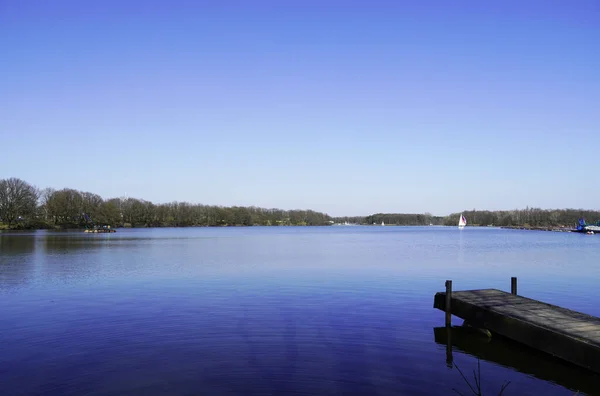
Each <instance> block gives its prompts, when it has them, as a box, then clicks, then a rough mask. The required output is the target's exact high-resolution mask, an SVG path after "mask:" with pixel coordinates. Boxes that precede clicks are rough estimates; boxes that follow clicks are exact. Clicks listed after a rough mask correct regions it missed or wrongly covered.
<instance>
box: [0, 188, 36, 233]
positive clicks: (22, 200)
mask: <svg viewBox="0 0 600 396" xmlns="http://www.w3.org/2000/svg"><path fill="white" fill-rule="evenodd" d="M37 199H38V191H37V189H36V188H35V187H34V186H32V185H31V184H29V183H27V182H25V181H23V180H21V179H17V178H16V177H11V178H10V179H2V180H0V219H2V221H3V222H4V223H6V224H7V225H8V226H9V227H10V226H11V225H13V224H14V223H15V222H16V221H17V220H18V219H19V218H26V217H28V216H31V215H33V214H34V213H35V210H36V207H37Z"/></svg>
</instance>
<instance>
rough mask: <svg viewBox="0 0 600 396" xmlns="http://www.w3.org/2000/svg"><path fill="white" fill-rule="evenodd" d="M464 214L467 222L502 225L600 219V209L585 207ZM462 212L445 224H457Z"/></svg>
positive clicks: (559, 224) (564, 223) (562, 224)
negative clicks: (586, 208) (587, 208)
mask: <svg viewBox="0 0 600 396" xmlns="http://www.w3.org/2000/svg"><path fill="white" fill-rule="evenodd" d="M462 214H463V215H464V216H465V217H466V218H467V223H468V224H470V225H478V226H500V227H569V228H572V227H574V226H576V225H577V223H578V220H579V219H581V218H583V219H585V220H586V222H587V223H588V224H595V223H597V222H598V221H600V211H597V210H585V209H540V208H529V207H527V208H525V209H515V210H500V211H488V210H466V211H464V212H462ZM459 216H460V213H453V214H451V215H449V216H447V217H445V218H444V221H443V224H444V225H457V224H458V218H459Z"/></svg>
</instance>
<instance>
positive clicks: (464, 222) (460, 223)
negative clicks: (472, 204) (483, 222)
mask: <svg viewBox="0 0 600 396" xmlns="http://www.w3.org/2000/svg"><path fill="white" fill-rule="evenodd" d="M466 225H467V219H466V218H465V216H463V215H462V213H461V215H460V220H458V228H460V229H463V228H465V226H466Z"/></svg>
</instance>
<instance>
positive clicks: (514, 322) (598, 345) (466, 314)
mask: <svg viewBox="0 0 600 396" xmlns="http://www.w3.org/2000/svg"><path fill="white" fill-rule="evenodd" d="M446 289H447V291H446V292H440V293H436V295H435V297H434V304H433V306H434V308H437V309H440V310H442V311H445V312H446V326H447V327H449V326H450V324H451V323H450V322H451V321H450V316H451V315H455V316H458V317H459V318H462V319H464V320H465V321H466V322H468V323H469V324H471V325H473V326H476V327H478V328H481V329H487V330H489V331H490V332H491V333H492V334H497V335H500V336H503V337H506V338H508V339H511V340H513V341H516V342H520V343H522V344H524V345H527V346H529V347H531V348H534V349H537V350H539V351H542V352H546V353H548V354H550V355H553V356H555V357H558V358H560V359H563V360H565V361H567V362H570V363H573V364H575V365H577V366H580V367H584V368H586V369H589V370H591V371H593V372H596V373H600V318H597V317H594V316H590V315H586V314H583V313H580V312H575V311H571V310H569V309H566V308H562V307H559V306H556V305H551V304H547V303H544V302H541V301H537V300H532V299H530V298H525V297H521V296H518V295H517V294H516V289H517V287H516V278H513V284H512V293H507V292H504V291H501V290H497V289H482V290H467V291H458V292H453V291H452V282H451V281H447V282H446ZM447 308H448V309H447Z"/></svg>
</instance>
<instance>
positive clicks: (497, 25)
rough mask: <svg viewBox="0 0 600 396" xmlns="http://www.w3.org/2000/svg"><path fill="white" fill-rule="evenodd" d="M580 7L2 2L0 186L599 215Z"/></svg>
mask: <svg viewBox="0 0 600 396" xmlns="http://www.w3.org/2000/svg"><path fill="white" fill-rule="evenodd" d="M598 43H600V5H599V3H598V2H597V1H584V0H581V1H579V0H575V1H535V0H527V1H522V0H521V1H502V2H482V1H456V2H448V1H418V2H416V1H415V2H408V1H406V2H402V1H398V2H391V1H390V2H382V1H369V2H365V1H289V2H281V1H277V2H276V1H254V2H249V1H237V2H236V1H218V2H217V1H214V2H208V1H207V2H194V1H161V2H158V1H144V2H141V1H140V2H134V1H129V2H126V1H96V2H81V1H60V0H57V1H53V2H40V1H28V0H14V1H13V0H0V48H2V61H0V178H3V177H10V176H16V177H20V178H22V179H25V180H27V181H29V182H31V183H33V184H35V185H37V186H39V187H55V188H62V187H73V188H77V189H81V190H86V191H92V192H96V193H98V194H100V195H102V196H104V197H106V198H108V197H114V196H123V195H125V194H127V195H128V196H134V197H139V198H145V199H148V200H151V201H153V202H169V201H174V200H179V201H190V202H197V203H205V204H222V205H256V206H262V207H280V208H284V209H291V208H312V209H315V210H320V211H325V212H328V213H329V214H331V215H345V214H348V215H361V214H369V213H375V212H431V213H434V214H447V213H449V212H455V211H460V210H463V209H472V208H477V209H513V208H517V207H525V206H527V205H528V206H535V207H544V208H555V207H576V208H578V207H585V208H591V209H600V206H599V203H598V202H599V201H598V197H599V196H600V182H599V181H600V178H599V177H598V176H597V174H598V171H597V152H598V149H600V137H599V133H600V50H599V49H598V48H599V47H598V45H599V44H598Z"/></svg>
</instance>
